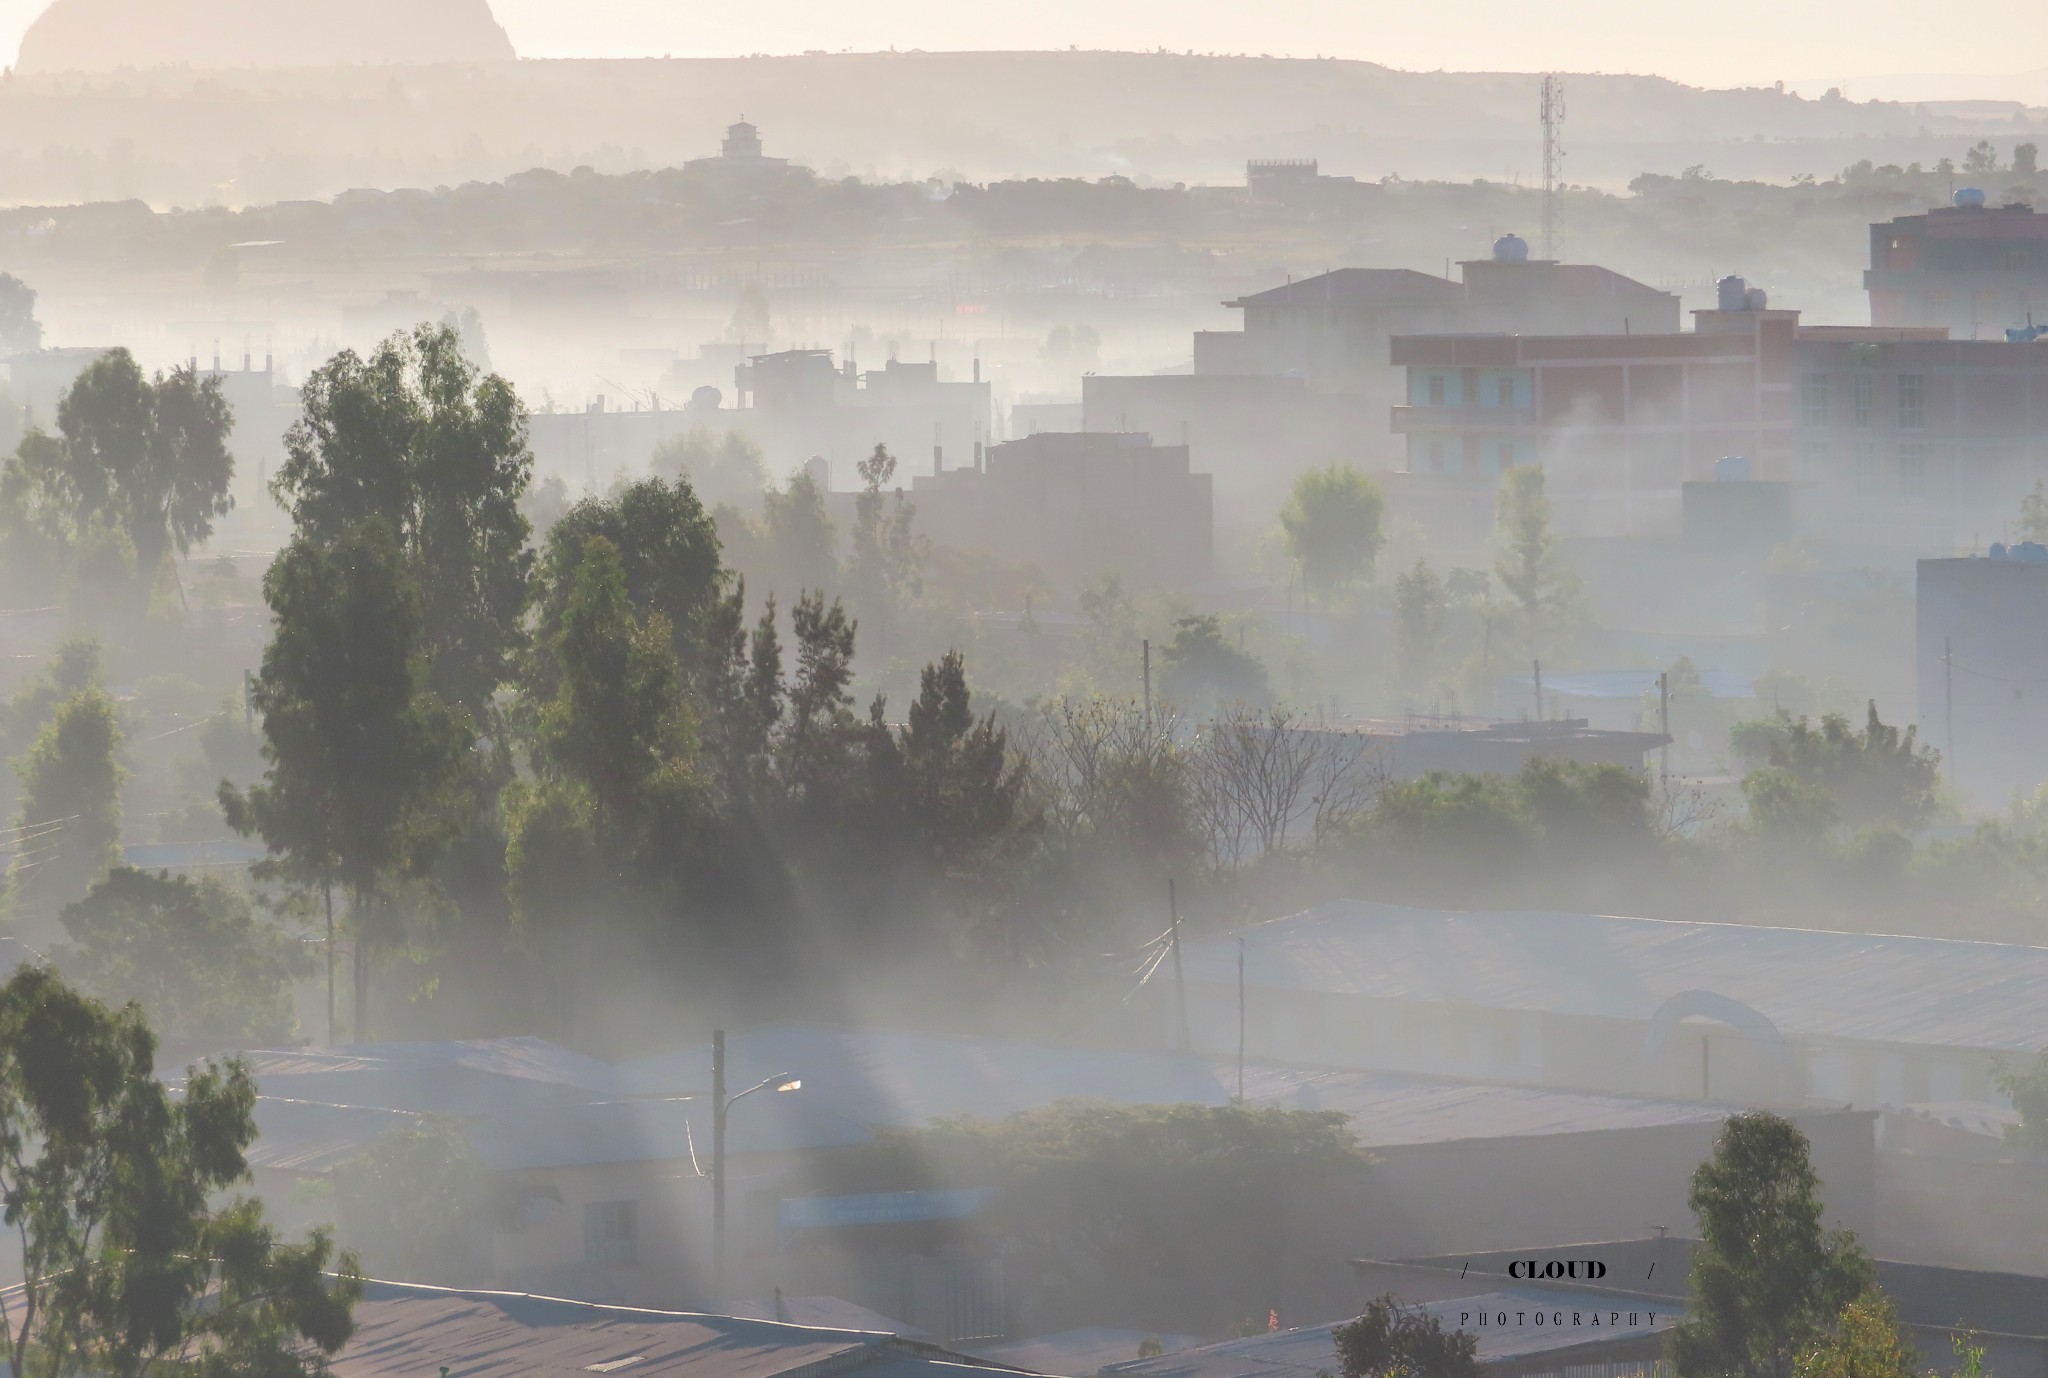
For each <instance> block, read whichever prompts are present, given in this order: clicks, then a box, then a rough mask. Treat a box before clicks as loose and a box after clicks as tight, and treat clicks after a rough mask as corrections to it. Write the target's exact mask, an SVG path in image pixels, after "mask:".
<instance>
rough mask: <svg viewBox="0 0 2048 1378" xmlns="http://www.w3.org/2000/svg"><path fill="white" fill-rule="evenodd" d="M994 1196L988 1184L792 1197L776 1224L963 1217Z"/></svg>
mask: <svg viewBox="0 0 2048 1378" xmlns="http://www.w3.org/2000/svg"><path fill="white" fill-rule="evenodd" d="M994 1196H995V1191H994V1189H993V1188H990V1187H967V1188H963V1189H960V1190H956V1191H884V1192H875V1193H872V1194H870V1195H866V1196H793V1197H789V1198H787V1199H785V1200H784V1201H783V1202H782V1205H781V1208H780V1210H779V1211H778V1212H777V1215H776V1223H777V1224H779V1225H781V1226H782V1228H783V1229H785V1230H821V1229H831V1228H833V1227H835V1226H839V1225H902V1224H908V1223H910V1222H913V1221H919V1220H964V1219H966V1218H967V1217H968V1216H970V1215H973V1214H974V1213H975V1212H977V1211H979V1210H980V1209H981V1208H982V1207H983V1206H986V1205H987V1204H988V1203H989V1201H990V1200H992V1199H993V1198H994Z"/></svg>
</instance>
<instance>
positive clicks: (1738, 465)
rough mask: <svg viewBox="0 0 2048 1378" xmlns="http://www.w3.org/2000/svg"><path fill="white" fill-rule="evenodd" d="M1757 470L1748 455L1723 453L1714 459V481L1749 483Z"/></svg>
mask: <svg viewBox="0 0 2048 1378" xmlns="http://www.w3.org/2000/svg"><path fill="white" fill-rule="evenodd" d="M1755 473H1756V470H1755V468H1754V466H1752V465H1751V464H1750V462H1749V456H1748V455H1723V456H1721V457H1720V458H1719V459H1717V460H1715V461H1714V482H1716V483H1748V482H1749V481H1750V479H1751V478H1752V477H1754V476H1755Z"/></svg>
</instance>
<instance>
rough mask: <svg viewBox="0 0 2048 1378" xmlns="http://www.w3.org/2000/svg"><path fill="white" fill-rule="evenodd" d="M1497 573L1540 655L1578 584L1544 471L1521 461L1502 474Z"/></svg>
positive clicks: (1497, 510) (1496, 535)
mask: <svg viewBox="0 0 2048 1378" xmlns="http://www.w3.org/2000/svg"><path fill="white" fill-rule="evenodd" d="M1494 543H1495V553H1494V565H1493V572H1494V577H1496V578H1497V579H1499V580H1500V583H1501V587H1502V588H1503V589H1505V590H1507V594H1508V596H1509V597H1510V598H1512V599H1514V600H1515V603H1516V606H1517V607H1519V608H1520V610H1521V614H1522V625H1523V629H1524V630H1525V631H1526V632H1527V634H1528V638H1529V654H1531V655H1532V656H1540V655H1541V654H1542V651H1543V646H1544V633H1545V632H1546V631H1547V630H1548V629H1549V626H1550V624H1554V623H1555V622H1556V621H1557V619H1558V616H1559V614H1561V613H1562V612H1563V611H1564V609H1565V608H1566V607H1567V606H1568V605H1569V604H1570V602H1571V600H1572V598H1573V596H1574V595H1575V594H1576V593H1577V591H1578V582H1577V580H1576V579H1575V578H1574V577H1573V575H1572V572H1571V570H1570V569H1569V568H1568V567H1567V566H1566V565H1565V563H1564V557H1563V555H1562V554H1561V553H1560V552H1559V550H1558V545H1557V534H1556V533H1555V532H1554V531H1552V530H1551V526H1550V498H1549V497H1548V495H1546V493H1545V492H1544V486H1543V470H1541V469H1540V468H1538V467H1536V466H1535V465H1533V464H1518V465H1516V466H1515V467H1514V468H1512V469H1510V470H1508V471H1507V472H1506V473H1504V474H1502V475H1501V478H1500V492H1499V496H1498V498H1497V499H1496V505H1495V511H1494Z"/></svg>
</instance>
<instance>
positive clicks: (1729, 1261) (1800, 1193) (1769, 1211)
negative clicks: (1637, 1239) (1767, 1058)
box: [1670, 1110, 1873, 1378]
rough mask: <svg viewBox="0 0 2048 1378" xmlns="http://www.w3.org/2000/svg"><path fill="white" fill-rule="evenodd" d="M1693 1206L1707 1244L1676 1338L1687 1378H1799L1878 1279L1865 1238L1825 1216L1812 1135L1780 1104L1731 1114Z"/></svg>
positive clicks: (1695, 1183)
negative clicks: (1776, 1109)
mask: <svg viewBox="0 0 2048 1378" xmlns="http://www.w3.org/2000/svg"><path fill="white" fill-rule="evenodd" d="M1688 1202H1689V1204H1690V1205H1691V1207H1692V1212H1693V1215H1694V1217H1695V1218H1696V1219H1697V1220H1698V1222H1699V1236H1700V1242H1699V1244H1698V1246H1697V1247H1696V1248H1695V1249H1694V1250H1693V1255H1692V1278H1691V1300H1690V1301H1689V1302H1688V1304H1687V1308H1686V1315H1685V1319H1684V1320H1682V1321H1680V1322H1679V1323H1678V1325H1677V1326H1676V1327H1675V1328H1674V1329H1673V1331H1672V1335H1671V1348H1670V1354H1671V1357H1672V1359H1673V1361H1674V1362H1675V1363H1676V1364H1677V1365H1678V1372H1679V1374H1680V1378H1790V1375H1791V1373H1792V1370H1793V1364H1794V1362H1795V1360H1796V1359H1797V1358H1798V1356H1799V1354H1800V1353H1801V1352H1802V1351H1803V1350H1804V1349H1805V1348H1806V1347H1807V1346H1808V1345H1809V1344H1810V1343H1812V1342H1813V1340H1814V1339H1815V1338H1816V1337H1818V1336H1819V1335H1821V1334H1822V1333H1824V1332H1825V1331H1826V1330H1827V1329H1828V1328H1829V1327H1830V1326H1831V1325H1832V1324H1833V1323H1834V1320H1835V1318H1836V1316H1838V1315H1839V1314H1840V1313H1841V1311H1842V1308H1843V1307H1845V1306H1847V1305H1848V1304H1849V1303H1850V1302H1852V1301H1854V1300H1855V1299H1856V1298H1857V1297H1859V1296H1861V1295H1862V1294H1863V1293H1864V1292H1865V1291H1866V1290H1868V1288H1869V1287H1870V1285H1871V1281H1872V1276H1873V1275H1872V1272H1871V1267H1870V1261H1869V1259H1868V1258H1866V1257H1865V1256H1864V1254H1863V1251H1862V1249H1861V1248H1860V1247H1858V1245H1857V1243H1856V1240H1855V1237H1854V1236H1853V1235H1850V1234H1848V1233H1846V1232H1843V1231H1832V1232H1831V1231H1828V1230H1826V1229H1825V1228H1824V1227H1823V1226H1822V1224H1821V1201H1820V1179H1819V1177H1818V1176H1817V1175H1816V1174H1815V1173H1814V1170H1813V1164H1812V1161H1811V1160H1810V1158H1809V1157H1808V1148H1807V1142H1806V1136H1805V1135H1804V1134H1802V1133H1800V1132H1799V1129H1798V1126H1796V1125H1794V1124H1793V1123H1792V1122H1791V1121H1790V1120H1787V1119H1784V1118H1782V1117H1781V1116H1778V1115H1773V1114H1771V1113H1769V1112H1768V1111H1762V1110H1757V1111H1749V1112H1746V1113H1743V1114H1739V1115H1733V1116H1730V1117H1729V1119H1728V1122H1727V1123H1726V1124H1725V1125H1724V1126H1723V1127H1722V1130H1721V1137H1720V1139H1719V1140H1718V1141H1717V1142H1716V1143H1715V1145H1714V1156H1713V1157H1712V1158H1710V1159H1708V1160H1707V1161H1706V1162H1704V1163H1702V1164H1700V1166H1699V1168H1698V1170H1696V1171H1695V1172H1694V1173H1693V1177H1692V1191H1691V1194H1690V1196H1689V1197H1688Z"/></svg>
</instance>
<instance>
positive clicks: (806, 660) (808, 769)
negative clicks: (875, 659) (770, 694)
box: [781, 593, 859, 791]
mask: <svg viewBox="0 0 2048 1378" xmlns="http://www.w3.org/2000/svg"><path fill="white" fill-rule="evenodd" d="M858 625H859V624H858V623H856V622H853V621H852V620H850V619H849V618H848V617H847V616H846V610H845V609H844V608H842V607H841V606H840V604H839V600H838V599H836V598H835V599H833V600H832V606H831V607H829V608H828V607H826V606H825V598H824V595H823V594H820V593H808V594H805V595H804V596H803V597H801V598H799V599H798V600H797V603H796V606H795V607H794V608H792V609H791V610H790V626H791V630H792V631H793V632H794V633H795V635H796V679H795V681H794V683H792V684H791V685H790V688H789V728H788V730H787V731H786V732H785V733H784V734H783V739H782V752H781V754H782V763H781V764H782V771H783V778H784V779H785V780H786V781H787V782H788V783H789V784H790V785H791V786H793V787H794V788H796V789H797V790H799V791H801V790H803V789H806V788H809V787H812V786H815V785H817V784H819V783H821V782H822V781H823V780H824V778H825V776H826V775H827V774H828V772H829V768H830V765H831V763H832V762H833V760H834V759H835V757H836V755H837V753H836V751H835V750H834V747H835V739H837V738H839V737H841V736H843V735H844V733H845V730H846V729H847V728H849V727H851V726H852V725H853V711H852V710H853V695H852V694H850V693H848V692H847V686H848V685H850V684H852V683H853V638H854V632H855V630H856V628H857V627H858Z"/></svg>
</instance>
